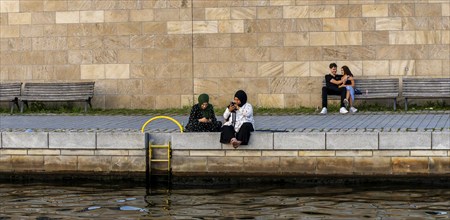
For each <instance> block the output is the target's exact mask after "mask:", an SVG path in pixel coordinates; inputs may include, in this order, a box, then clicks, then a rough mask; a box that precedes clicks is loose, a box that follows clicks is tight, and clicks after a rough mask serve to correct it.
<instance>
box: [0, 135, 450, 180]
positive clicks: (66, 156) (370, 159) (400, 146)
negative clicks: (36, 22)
mask: <svg viewBox="0 0 450 220" xmlns="http://www.w3.org/2000/svg"><path fill="white" fill-rule="evenodd" d="M394 134H395V135H396V137H397V138H392V137H393V135H394ZM0 137H1V142H0V143H1V145H0V173H66V174H68V173H69V174H70V173H87V174H89V173H90V174H92V175H96V174H97V173H102V174H110V173H122V174H129V173H136V174H139V173H142V175H144V172H145V169H146V157H145V155H146V152H145V145H144V135H143V134H141V133H136V132H134V133H133V132H131V133H126V132H124V133H121V132H98V133H97V132H2V133H1V136H0ZM219 137H220V133H183V134H179V133H154V134H150V139H151V142H152V143H154V144H167V143H168V142H169V141H171V143H172V160H171V161H172V164H171V168H172V172H173V174H174V175H178V176H182V175H185V176H194V175H202V176H205V175H206V176H208V175H210V176H214V175H220V176H224V175H230V176H233V175H241V176H249V175H279V176H289V175H366V176H371V175H387V176H395V175H422V176H424V175H439V176H448V175H450V140H449V137H450V133H449V132H448V131H444V132H361V133H357V134H355V133H349V134H347V133H346V132H337V133H336V132H326V133H324V132H289V133H272V132H254V133H253V134H252V137H251V139H250V144H249V145H247V146H241V147H240V148H238V149H233V148H232V147H231V145H226V144H221V143H219V141H218V140H219ZM411 139H415V141H414V142H411V141H409V140H411ZM405 143H406V144H409V143H414V144H411V146H409V147H408V146H406V144H405ZM154 156H155V157H156V158H158V159H165V158H167V151H165V150H157V151H155V154H154ZM155 157H154V158H155ZM166 166H167V164H166V163H154V164H153V165H152V167H153V168H159V169H163V168H167V167H166Z"/></svg>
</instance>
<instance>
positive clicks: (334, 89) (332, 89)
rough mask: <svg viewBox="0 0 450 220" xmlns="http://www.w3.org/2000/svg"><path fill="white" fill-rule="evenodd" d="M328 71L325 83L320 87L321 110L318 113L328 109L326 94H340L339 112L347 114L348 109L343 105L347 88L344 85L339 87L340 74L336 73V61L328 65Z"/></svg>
mask: <svg viewBox="0 0 450 220" xmlns="http://www.w3.org/2000/svg"><path fill="white" fill-rule="evenodd" d="M329 68H330V73H329V74H327V75H325V83H326V85H325V86H324V87H322V111H320V114H323V115H325V114H327V112H328V110H327V107H328V104H327V102H328V95H340V96H341V108H340V109H339V112H340V113H341V114H347V113H348V111H347V109H346V108H345V105H344V99H345V96H346V94H347V89H346V88H345V87H341V88H339V85H340V84H341V83H342V82H341V76H340V75H336V72H337V65H336V63H330V65H329Z"/></svg>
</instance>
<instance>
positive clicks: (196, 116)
mask: <svg viewBox="0 0 450 220" xmlns="http://www.w3.org/2000/svg"><path fill="white" fill-rule="evenodd" d="M223 118H224V119H225V122H224V123H223V126H222V123H221V122H220V121H217V119H216V116H215V114H214V108H213V106H212V105H211V104H209V96H208V95H207V94H201V95H200V96H199V97H198V104H196V105H194V106H192V110H191V114H190V116H189V122H188V124H187V125H186V129H185V131H187V132H218V131H221V134H220V142H221V143H223V144H231V145H232V146H233V147H234V148H238V147H239V146H240V145H247V144H248V141H249V140H250V135H251V132H252V131H254V130H255V129H254V126H253V124H254V120H253V107H252V105H251V104H250V103H247V94H246V93H245V92H244V91H242V90H239V91H237V92H236V94H235V95H234V100H233V101H232V102H231V103H230V105H228V107H227V108H226V109H225V112H224V113H223Z"/></svg>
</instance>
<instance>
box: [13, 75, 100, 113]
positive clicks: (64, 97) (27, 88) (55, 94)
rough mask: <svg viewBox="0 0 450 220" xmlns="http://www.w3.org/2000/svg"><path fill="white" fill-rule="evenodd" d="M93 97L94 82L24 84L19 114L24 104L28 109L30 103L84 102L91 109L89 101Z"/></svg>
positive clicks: (85, 107)
mask: <svg viewBox="0 0 450 220" xmlns="http://www.w3.org/2000/svg"><path fill="white" fill-rule="evenodd" d="M93 96H94V82H69V83H25V85H24V88H23V91H22V96H20V98H19V100H20V101H21V106H20V112H23V106H24V104H25V105H26V106H27V107H28V102H30V101H42V102H85V103H84V111H85V112H86V111H87V106H88V105H89V107H90V108H91V109H92V104H91V99H92V97H93Z"/></svg>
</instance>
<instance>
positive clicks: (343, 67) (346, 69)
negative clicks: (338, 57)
mask: <svg viewBox="0 0 450 220" xmlns="http://www.w3.org/2000/svg"><path fill="white" fill-rule="evenodd" d="M342 69H343V70H344V74H346V75H349V76H353V74H352V71H350V69H349V68H348V66H342Z"/></svg>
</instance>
